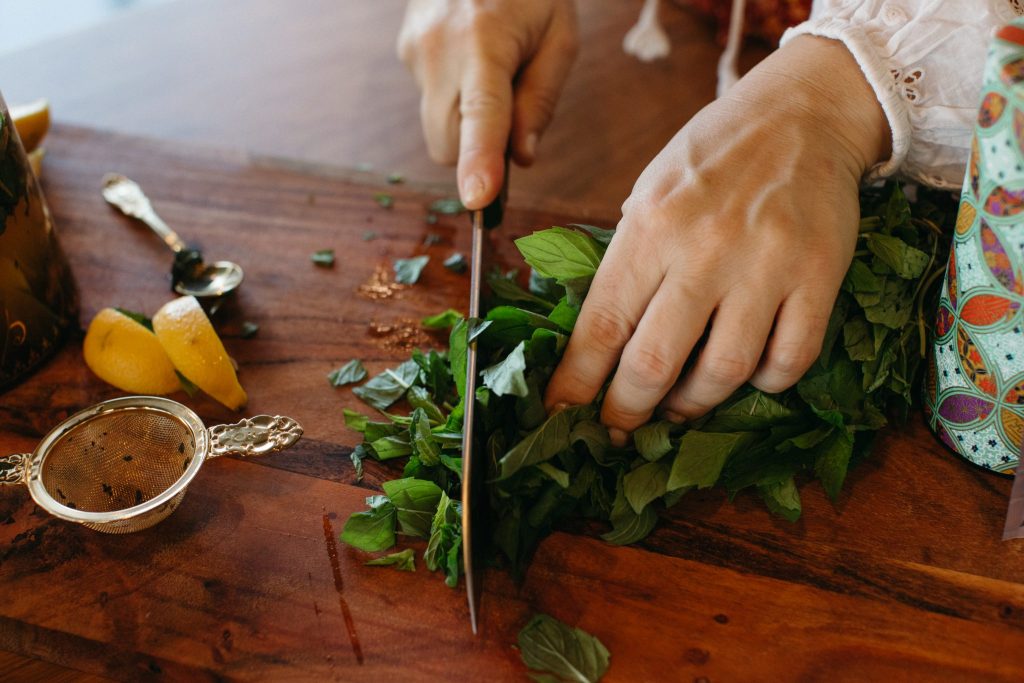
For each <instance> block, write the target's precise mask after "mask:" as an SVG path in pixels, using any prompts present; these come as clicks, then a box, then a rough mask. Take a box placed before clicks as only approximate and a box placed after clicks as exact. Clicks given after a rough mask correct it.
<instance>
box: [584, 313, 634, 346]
mask: <svg viewBox="0 0 1024 683" xmlns="http://www.w3.org/2000/svg"><path fill="white" fill-rule="evenodd" d="M586 312H587V328H586V330H587V337H588V343H589V344H591V345H592V346H595V347H597V348H598V349H599V350H601V351H605V352H612V353H616V354H617V353H619V351H620V350H621V349H622V347H623V346H625V345H626V342H627V341H629V338H630V337H631V336H632V334H633V325H632V324H631V323H630V322H629V320H628V319H627V318H626V317H625V316H623V315H622V314H621V313H619V312H618V311H615V310H613V309H611V308H607V307H605V306H601V305H592V306H590V308H589V310H587V311H586Z"/></svg>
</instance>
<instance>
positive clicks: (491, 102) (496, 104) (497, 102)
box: [459, 88, 504, 118]
mask: <svg viewBox="0 0 1024 683" xmlns="http://www.w3.org/2000/svg"><path fill="white" fill-rule="evenodd" d="M503 105H504V99H503V98H502V97H501V95H499V94H498V93H496V92H494V91H493V90H488V89H484V88H481V89H476V90H472V91H469V92H463V93H462V97H461V98H460V99H459V113H460V114H462V116H463V117H466V118H479V117H481V116H487V115H491V114H493V113H494V112H496V111H499V110H500V108H501V107H502V106H503Z"/></svg>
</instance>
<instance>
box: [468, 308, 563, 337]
mask: <svg viewBox="0 0 1024 683" xmlns="http://www.w3.org/2000/svg"><path fill="white" fill-rule="evenodd" d="M485 322H487V323H489V324H488V325H487V327H486V328H485V329H483V330H482V331H481V332H480V337H481V338H482V339H483V340H484V342H485V343H487V344H488V345H491V346H511V345H513V344H518V343H519V342H521V341H525V340H527V339H530V338H531V337H532V336H533V333H534V332H535V331H536V330H537V329H538V328H541V329H549V330H558V329H559V327H558V325H557V324H555V323H554V322H552V321H550V320H548V319H547V318H545V317H544V316H542V315H538V314H537V313H534V312H533V311H527V310H525V309H522V308H517V307H515V306H495V307H494V308H492V309H491V310H490V311H488V312H487V318H486V320H485Z"/></svg>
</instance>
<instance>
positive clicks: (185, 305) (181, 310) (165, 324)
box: [153, 296, 248, 410]
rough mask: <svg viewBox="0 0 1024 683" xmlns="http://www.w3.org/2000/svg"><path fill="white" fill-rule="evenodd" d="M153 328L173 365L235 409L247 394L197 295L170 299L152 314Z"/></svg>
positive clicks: (246, 398) (243, 403) (244, 402)
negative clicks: (197, 299)
mask: <svg viewBox="0 0 1024 683" xmlns="http://www.w3.org/2000/svg"><path fill="white" fill-rule="evenodd" d="M153 331H154V332H155V333H156V337H157V339H159V340H160V344H161V345H162V346H163V348H164V350H165V351H166V352H167V356H168V357H169V358H170V359H171V362H172V363H173V364H174V367H176V368H177V369H178V371H179V372H180V373H181V374H183V375H184V376H185V377H188V379H189V380H190V381H191V382H192V383H193V384H195V385H196V386H197V387H199V388H200V389H202V390H203V391H205V392H206V393H207V394H209V395H210V396H212V397H213V398H214V399H216V400H217V401H220V402H221V403H223V404H224V405H226V406H227V407H228V408H231V409H232V410H238V409H239V408H241V407H242V406H244V405H245V404H246V402H247V401H248V397H247V396H246V395H245V390H244V389H243V388H242V385H241V384H239V383H238V377H237V376H236V375H235V368H234V366H233V365H232V364H231V358H230V357H228V353H227V351H226V350H225V349H224V344H223V342H221V340H220V337H218V336H217V332H216V331H215V330H214V329H213V325H212V324H211V323H210V319H209V318H207V317H206V313H205V312H204V311H203V309H202V307H201V306H200V305H199V302H198V301H196V298H195V297H194V296H183V297H181V298H179V299H174V300H173V301H169V302H167V303H166V304H164V305H163V307H161V308H160V310H159V311H157V312H156V315H154V316H153Z"/></svg>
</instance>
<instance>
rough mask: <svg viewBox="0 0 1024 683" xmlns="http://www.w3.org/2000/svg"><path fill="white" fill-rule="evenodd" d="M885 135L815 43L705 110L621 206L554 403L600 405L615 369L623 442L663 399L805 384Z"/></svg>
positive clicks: (839, 54)
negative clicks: (865, 182) (861, 193)
mask: <svg viewBox="0 0 1024 683" xmlns="http://www.w3.org/2000/svg"><path fill="white" fill-rule="evenodd" d="M889 135H890V133H889V127H888V124H887V122H886V119H885V116H884V114H883V112H882V110H881V107H880V106H879V105H878V103H877V101H876V99H875V96H874V94H873V92H872V90H871V88H870V87H869V85H868V84H867V82H866V81H865V80H864V77H863V76H862V75H861V72H860V70H859V68H858V67H857V64H856V62H855V61H854V60H853V57H852V56H851V55H850V53H849V52H848V51H847V50H846V48H845V47H844V46H843V45H842V44H841V43H838V42H835V41H831V40H827V39H823V38H816V37H801V38H798V39H795V40H793V41H792V42H790V43H788V44H787V46H786V47H785V48H783V49H781V50H779V51H778V52H776V53H775V54H773V55H772V56H771V57H769V58H768V59H766V60H765V61H764V62H762V63H761V65H759V66H758V67H757V68H756V69H755V70H754V71H752V72H751V73H750V74H748V75H747V76H746V77H745V78H744V79H742V80H741V81H740V82H739V83H738V84H737V85H736V86H735V87H733V88H732V89H731V90H730V91H729V93H728V94H727V95H726V96H725V97H724V98H723V99H719V100H717V101H715V102H714V103H712V104H710V105H708V106H707V107H706V108H704V109H703V110H702V111H701V112H699V113H698V114H697V115H696V116H695V117H694V118H693V120H692V121H690V122H689V123H688V124H687V125H686V126H685V127H684V128H683V129H682V130H681V131H680V132H679V133H678V134H676V136H675V137H674V138H673V139H672V141H671V142H670V143H669V144H668V146H667V147H665V149H664V150H662V152H661V153H660V154H659V155H658V156H657V157H656V158H655V159H654V161H652V162H651V164H650V165H649V166H648V167H647V169H646V170H645V171H644V172H643V174H642V175H641V176H640V178H639V180H637V183H636V185H635V186H634V188H633V192H632V194H631V195H630V197H629V199H628V200H627V201H626V203H625V204H624V205H623V208H622V220H621V221H620V223H619V225H618V229H617V231H616V235H615V237H614V239H613V240H612V242H611V245H610V246H609V248H608V251H607V253H606V255H605V257H604V260H603V262H602V264H601V267H600V269H599V270H598V272H597V275H596V276H595V277H594V281H593V284H592V285H591V288H590V292H589V293H588V295H587V298H586V299H585V301H584V305H583V310H582V312H581V314H580V317H579V320H578V321H577V323H576V327H575V330H574V331H573V334H572V337H571V338H570V340H569V346H568V348H567V349H566V353H565V356H564V358H563V359H562V362H561V364H560V365H559V367H558V368H557V370H556V371H555V374H554V375H553V377H552V379H551V382H550V384H549V386H548V391H547V397H546V404H547V406H548V407H549V409H557V408H558V407H559V406H560V405H563V404H566V405H574V404H583V403H588V402H591V401H593V400H594V397H595V396H596V395H597V393H598V391H599V390H600V389H601V387H602V386H603V385H604V383H605V381H606V379H607V378H608V376H609V375H610V374H612V372H613V371H614V377H613V379H612V382H611V385H610V386H609V388H608V391H607V393H606V395H605V398H604V403H603V408H602V411H601V420H602V422H604V423H605V425H607V426H608V428H609V433H610V435H611V436H612V440H613V442H616V443H617V444H620V445H621V444H624V443H625V441H626V440H627V434H628V433H629V432H631V431H632V430H634V429H636V428H637V427H639V426H640V425H642V424H643V423H645V422H646V421H647V420H649V419H650V417H651V415H652V414H653V412H654V410H655V408H656V407H658V406H659V404H660V406H661V408H662V409H663V411H664V414H665V416H666V417H667V418H668V419H671V420H674V421H683V420H686V419H692V418H695V417H698V416H700V415H703V414H704V413H706V412H707V411H709V410H711V409H712V408H713V407H714V406H716V405H717V404H718V403H720V402H721V401H723V400H724V399H726V398H727V397H728V396H729V395H730V394H731V393H732V392H733V391H734V390H736V389H737V388H738V387H739V386H740V385H742V384H743V383H744V382H746V381H748V380H749V381H750V382H751V383H752V384H754V385H755V386H756V387H758V388H759V389H762V390H764V391H767V392H778V391H782V390H784V389H786V388H787V387H789V386H791V385H793V384H794V383H796V382H797V380H799V379H800V377H801V376H802V375H803V374H804V372H806V371H807V369H808V368H809V367H810V366H811V364H812V363H813V362H814V360H815V359H816V358H817V356H818V354H819V353H820V351H821V344H822V339H823V337H824V333H825V327H826V324H827V322H828V319H829V315H830V313H831V310H832V306H833V305H834V304H835V299H836V294H837V292H838V290H839V286H840V284H841V282H842V280H843V277H844V275H845V273H846V270H847V268H848V267H849V265H850V261H851V260H852V258H853V251H854V245H855V242H856V239H857V225H858V217H859V204H858V188H859V184H860V179H861V177H862V175H863V173H864V172H865V171H866V170H867V169H868V168H869V167H870V166H871V165H872V164H873V163H875V162H876V161H879V160H881V159H884V158H886V157H887V156H888V155H889V151H888V150H889V144H890V141H889ZM705 330H707V334H708V336H707V341H706V344H705V345H704V347H703V348H702V349H700V350H699V351H696V352H695V346H696V345H697V343H698V341H699V340H700V339H701V337H702V336H703V335H704V333H705ZM691 352H695V353H696V359H695V362H694V363H693V365H692V366H691V367H689V369H688V371H687V372H686V374H685V375H684V376H680V373H681V371H682V368H683V365H684V363H685V362H686V361H687V358H688V357H689V356H690V355H691ZM620 357H621V358H620ZM616 364H617V367H616Z"/></svg>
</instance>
